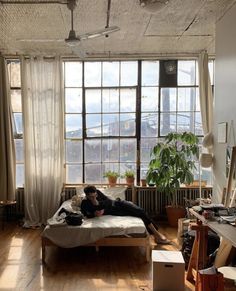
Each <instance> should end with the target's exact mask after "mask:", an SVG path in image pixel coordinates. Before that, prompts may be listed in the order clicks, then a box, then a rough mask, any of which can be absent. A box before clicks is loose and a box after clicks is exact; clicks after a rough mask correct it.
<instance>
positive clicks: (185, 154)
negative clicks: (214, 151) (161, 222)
mask: <svg viewBox="0 0 236 291" xmlns="http://www.w3.org/2000/svg"><path fill="white" fill-rule="evenodd" d="M198 156H199V149H198V137H197V136H196V135H194V134H193V133H190V132H184V133H169V134H168V135H167V136H166V137H165V140H164V142H159V143H157V144H156V145H155V146H154V148H153V149H152V152H151V161H150V163H149V169H148V173H147V182H149V181H152V182H153V183H155V185H156V187H157V190H159V191H161V192H164V193H166V195H167V196H168V201H169V203H170V205H169V206H167V207H166V211H167V217H168V221H169V224H170V225H171V226H177V223H178V218H180V217H181V215H182V217H183V216H184V214H185V209H184V208H181V207H179V205H178V203H177V195H176V194H177V190H178V189H179V188H180V185H181V184H185V183H186V184H191V183H192V182H193V178H194V175H193V172H192V171H193V169H195V168H196V167H195V161H196V158H198ZM178 216H179V217H178Z"/></svg>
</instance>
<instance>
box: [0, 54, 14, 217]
mask: <svg viewBox="0 0 236 291" xmlns="http://www.w3.org/2000/svg"><path fill="white" fill-rule="evenodd" d="M15 178H16V157H15V143H14V136H13V125H12V110H11V98H10V86H9V81H8V72H7V66H6V60H5V59H4V58H3V57H2V56H0V200H1V201H4V202H5V201H7V200H15V189H16V184H15ZM2 219H3V218H2Z"/></svg>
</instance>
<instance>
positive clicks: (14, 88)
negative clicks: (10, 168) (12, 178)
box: [7, 60, 24, 187]
mask: <svg viewBox="0 0 236 291" xmlns="http://www.w3.org/2000/svg"><path fill="white" fill-rule="evenodd" d="M7 66H8V73H9V81H10V94H11V105H12V112H13V133H14V141H15V148H16V186H17V187H21V186H23V185H24V149H23V124H22V102H21V78H20V62H19V61H18V60H8V62H7Z"/></svg>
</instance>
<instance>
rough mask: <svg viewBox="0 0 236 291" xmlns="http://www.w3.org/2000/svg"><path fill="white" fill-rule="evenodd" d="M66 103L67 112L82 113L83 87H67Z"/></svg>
mask: <svg viewBox="0 0 236 291" xmlns="http://www.w3.org/2000/svg"><path fill="white" fill-rule="evenodd" d="M65 104H66V112H67V113H82V89H79V88H72V89H65Z"/></svg>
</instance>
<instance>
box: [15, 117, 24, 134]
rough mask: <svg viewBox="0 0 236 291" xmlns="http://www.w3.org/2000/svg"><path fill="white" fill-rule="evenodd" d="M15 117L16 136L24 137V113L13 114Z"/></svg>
mask: <svg viewBox="0 0 236 291" xmlns="http://www.w3.org/2000/svg"><path fill="white" fill-rule="evenodd" d="M13 116H14V125H15V131H16V135H22V134H23V124H22V113H13ZM16 137H17V136H16Z"/></svg>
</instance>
